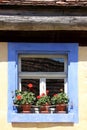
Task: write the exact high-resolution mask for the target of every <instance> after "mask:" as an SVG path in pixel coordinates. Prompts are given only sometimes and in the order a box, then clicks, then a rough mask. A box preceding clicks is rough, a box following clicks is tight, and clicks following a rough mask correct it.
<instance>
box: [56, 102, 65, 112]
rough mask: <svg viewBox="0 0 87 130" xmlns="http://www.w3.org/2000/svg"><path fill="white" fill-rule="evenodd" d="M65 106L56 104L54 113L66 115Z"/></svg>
mask: <svg viewBox="0 0 87 130" xmlns="http://www.w3.org/2000/svg"><path fill="white" fill-rule="evenodd" d="M66 107H67V105H66V104H57V105H56V112H57V113H66Z"/></svg>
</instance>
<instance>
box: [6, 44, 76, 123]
mask: <svg viewBox="0 0 87 130" xmlns="http://www.w3.org/2000/svg"><path fill="white" fill-rule="evenodd" d="M26 52H27V53H30V54H36V53H38V54H41V53H43V54H44V53H47V54H51V53H54V54H67V55H68V88H67V91H68V94H69V97H70V104H69V113H68V114H18V113H15V112H14V111H13V106H12V103H13V102H12V99H11V97H12V93H11V92H12V91H15V89H17V86H18V78H17V75H18V69H17V65H18V55H19V54H20V53H26ZM77 62H78V44H77V43H73V44H72V43H70V44H64V43H62V44H60V43H58V44H57V43H44V44H43V43H8V122H73V123H74V122H78V78H77V77H78V71H77V69H78V65H77ZM71 74H72V75H71ZM72 90H73V91H72ZM73 97H74V99H73ZM71 103H73V106H72V105H71Z"/></svg>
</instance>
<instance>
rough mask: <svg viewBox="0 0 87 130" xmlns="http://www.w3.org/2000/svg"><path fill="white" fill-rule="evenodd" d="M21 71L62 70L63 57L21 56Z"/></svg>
mask: <svg viewBox="0 0 87 130" xmlns="http://www.w3.org/2000/svg"><path fill="white" fill-rule="evenodd" d="M21 71H22V72H64V58H22V59H21Z"/></svg>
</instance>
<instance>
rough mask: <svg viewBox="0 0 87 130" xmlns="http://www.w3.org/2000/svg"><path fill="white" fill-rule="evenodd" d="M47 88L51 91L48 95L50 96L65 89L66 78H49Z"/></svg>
mask: <svg viewBox="0 0 87 130" xmlns="http://www.w3.org/2000/svg"><path fill="white" fill-rule="evenodd" d="M46 90H48V91H49V93H48V95H50V96H53V95H54V94H57V93H59V92H60V91H61V90H62V91H64V79H47V80H46Z"/></svg>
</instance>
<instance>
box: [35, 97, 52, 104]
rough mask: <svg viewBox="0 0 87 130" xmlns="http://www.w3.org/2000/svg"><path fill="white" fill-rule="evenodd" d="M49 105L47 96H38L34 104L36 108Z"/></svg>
mask: <svg viewBox="0 0 87 130" xmlns="http://www.w3.org/2000/svg"><path fill="white" fill-rule="evenodd" d="M46 104H50V97H49V96H47V95H43V96H40V97H39V99H38V100H37V102H36V105H37V106H41V105H46Z"/></svg>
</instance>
